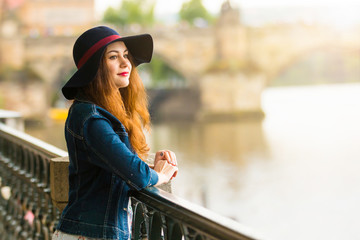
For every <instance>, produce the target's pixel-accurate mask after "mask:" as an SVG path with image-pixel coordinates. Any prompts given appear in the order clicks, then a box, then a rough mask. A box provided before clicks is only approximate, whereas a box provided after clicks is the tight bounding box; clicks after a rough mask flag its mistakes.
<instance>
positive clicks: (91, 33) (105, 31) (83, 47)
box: [73, 26, 120, 66]
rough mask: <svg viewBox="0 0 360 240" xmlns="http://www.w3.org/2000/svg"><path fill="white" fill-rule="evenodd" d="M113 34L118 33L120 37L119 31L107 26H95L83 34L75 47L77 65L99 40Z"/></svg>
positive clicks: (74, 55)
mask: <svg viewBox="0 0 360 240" xmlns="http://www.w3.org/2000/svg"><path fill="white" fill-rule="evenodd" d="M112 35H118V36H119V37H120V35H119V33H117V32H116V31H115V30H113V29H111V28H109V27H106V26H99V27H94V28H91V29H89V30H87V31H86V32H84V33H83V34H81V35H80V37H79V38H78V39H77V40H76V42H75V44H74V48H73V58H74V62H75V65H76V66H78V64H79V61H80V59H81V58H82V57H83V56H84V55H85V53H86V52H87V51H88V50H89V49H90V48H91V47H93V46H94V45H95V44H96V43H97V42H99V41H100V40H102V39H104V38H106V37H108V36H112Z"/></svg>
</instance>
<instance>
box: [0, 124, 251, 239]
mask: <svg viewBox="0 0 360 240" xmlns="http://www.w3.org/2000/svg"><path fill="white" fill-rule="evenodd" d="M67 163H68V159H67V153H66V152H64V151H62V150H60V149H58V148H55V147H53V146H51V145H49V144H46V143H44V142H42V141H40V140H38V139H36V138H33V137H31V136H29V135H27V134H25V133H23V132H20V131H17V130H15V129H12V128H10V127H7V126H5V125H4V124H2V123H0V189H1V194H0V239H4V240H12V239H16V240H18V239H19V240H25V239H26V240H30V239H36V240H48V239H51V235H52V233H53V231H54V227H55V225H56V223H57V221H58V218H59V215H60V211H59V209H58V208H57V207H60V208H61V207H63V206H64V199H67V198H66V196H65V198H64V192H67V189H66V188H67V179H56V178H59V176H66V174H65V175H64V174H60V175H59V174H58V173H59V172H61V171H67ZM54 166H55V167H54ZM50 169H51V171H52V173H51V174H50ZM54 171H55V173H53V172H54ZM57 174H58V175H57ZM50 175H51V176H50ZM50 177H51V185H50ZM60 185H61V186H60ZM50 186H52V187H51V188H50ZM59 189H60V190H59ZM64 189H65V190H64ZM6 190H9V191H8V192H7V191H6ZM50 192H51V193H50ZM58 196H60V197H58ZM57 198H59V199H57ZM60 198H61V199H60ZM131 200H132V207H133V211H134V214H133V229H132V239H136V240H140V239H151V240H153V239H156V240H158V239H159V240H160V239H162V240H178V239H179V240H180V239H181V240H182V239H184V240H215V239H224V240H232V239H237V240H238V239H239V240H242V239H246V240H247V239H258V238H255V237H254V234H253V233H251V232H250V231H249V230H248V229H246V228H245V227H243V226H242V225H240V224H239V223H237V222H235V221H232V220H230V219H227V218H224V217H222V216H219V215H217V214H215V213H213V212H211V211H209V210H207V209H204V208H202V207H199V206H197V205H194V204H191V203H189V202H187V201H185V200H183V199H181V198H178V197H176V196H174V195H172V194H171V193H168V192H165V191H163V190H161V189H158V188H155V187H151V188H147V189H144V190H142V191H140V192H137V191H133V192H132V193H131ZM53 203H54V204H56V206H57V207H56V206H55V205H54V204H53Z"/></svg>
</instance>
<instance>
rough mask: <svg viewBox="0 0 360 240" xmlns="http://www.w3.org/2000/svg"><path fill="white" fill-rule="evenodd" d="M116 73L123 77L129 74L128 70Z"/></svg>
mask: <svg viewBox="0 0 360 240" xmlns="http://www.w3.org/2000/svg"><path fill="white" fill-rule="evenodd" d="M118 75H120V76H123V77H127V76H129V72H122V73H118Z"/></svg>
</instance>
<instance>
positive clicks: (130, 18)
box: [103, 0, 156, 27]
mask: <svg viewBox="0 0 360 240" xmlns="http://www.w3.org/2000/svg"><path fill="white" fill-rule="evenodd" d="M155 3H156V1H155V0H123V1H122V3H121V5H120V6H119V8H113V7H109V8H108V9H107V10H106V11H105V13H104V17H103V21H104V22H107V23H111V24H113V25H115V26H121V27H124V26H126V25H131V24H140V25H141V26H151V25H152V24H153V23H154V22H155V17H154V8H155Z"/></svg>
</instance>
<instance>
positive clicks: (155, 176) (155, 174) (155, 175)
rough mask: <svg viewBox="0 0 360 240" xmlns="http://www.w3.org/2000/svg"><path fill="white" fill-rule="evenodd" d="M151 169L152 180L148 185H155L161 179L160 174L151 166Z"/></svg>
mask: <svg viewBox="0 0 360 240" xmlns="http://www.w3.org/2000/svg"><path fill="white" fill-rule="evenodd" d="M149 169H150V180H149V183H148V185H147V186H148V187H150V186H153V185H155V184H156V183H157V182H158V181H159V176H158V174H157V172H156V171H155V170H153V169H151V168H149Z"/></svg>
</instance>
